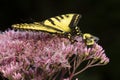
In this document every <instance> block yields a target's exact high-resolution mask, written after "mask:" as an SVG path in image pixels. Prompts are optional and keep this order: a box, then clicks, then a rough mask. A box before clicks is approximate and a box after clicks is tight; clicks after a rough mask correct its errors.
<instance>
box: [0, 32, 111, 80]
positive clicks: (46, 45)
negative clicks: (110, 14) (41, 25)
mask: <svg viewBox="0 0 120 80" xmlns="http://www.w3.org/2000/svg"><path fill="white" fill-rule="evenodd" d="M75 39H76V40H77V41H78V42H75V43H73V44H71V42H70V41H69V39H67V38H62V37H59V36H57V35H51V34H49V33H44V32H34V31H14V30H9V31H6V32H3V33H1V34H0V74H2V75H1V76H4V77H6V78H8V79H9V80H47V79H49V80H71V79H73V77H74V76H76V75H78V74H80V73H81V72H83V71H84V70H86V69H87V68H89V67H93V66H99V65H105V64H107V63H108V62H109V58H108V57H106V54H105V53H104V50H103V48H102V47H101V46H100V45H98V44H97V43H95V44H94V45H93V46H92V47H88V46H86V45H85V43H84V41H83V39H82V37H81V36H76V37H75ZM83 62H86V65H85V66H84V67H83V68H82V69H80V70H79V71H78V70H77V68H78V67H80V66H81V65H82V63H83Z"/></svg>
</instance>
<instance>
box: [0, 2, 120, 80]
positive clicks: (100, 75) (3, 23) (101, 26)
mask: <svg viewBox="0 0 120 80" xmlns="http://www.w3.org/2000/svg"><path fill="white" fill-rule="evenodd" d="M119 8H120V0H59V1H57V0H1V1H0V30H2V31H4V30H6V29H8V28H10V27H11V25H12V24H15V23H22V22H28V23H29V22H34V21H42V20H44V19H47V18H49V17H52V16H55V15H60V14H65V13H79V14H82V19H81V20H80V22H79V24H78V25H79V26H80V29H81V30H82V32H89V33H91V34H93V35H95V36H98V37H99V38H100V41H99V44H100V45H102V46H103V47H104V48H105V50H106V54H107V55H108V57H110V60H111V61H110V63H109V64H108V65H107V66H103V67H97V68H92V69H91V70H88V71H86V72H85V73H84V74H81V76H80V77H81V78H83V79H81V78H80V80H88V79H89V80H117V79H118V78H119V72H120V68H119V67H120V63H119V56H120V50H119V48H120V36H119V35H120V31H119V30H120V29H119V24H120V9H119ZM85 78H86V79H85Z"/></svg>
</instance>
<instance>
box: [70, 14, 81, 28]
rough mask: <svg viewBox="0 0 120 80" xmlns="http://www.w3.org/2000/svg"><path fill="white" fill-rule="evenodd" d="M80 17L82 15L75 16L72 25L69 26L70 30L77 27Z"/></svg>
mask: <svg viewBox="0 0 120 80" xmlns="http://www.w3.org/2000/svg"><path fill="white" fill-rule="evenodd" d="M80 17H81V16H80V15H78V14H75V15H74V16H73V18H72V20H71V22H70V24H69V27H70V28H73V27H75V26H77V24H78V22H79V19H80Z"/></svg>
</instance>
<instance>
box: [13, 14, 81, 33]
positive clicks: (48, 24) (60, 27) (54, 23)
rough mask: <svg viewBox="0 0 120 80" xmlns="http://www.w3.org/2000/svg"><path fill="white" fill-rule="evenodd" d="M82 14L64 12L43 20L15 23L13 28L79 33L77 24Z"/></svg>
mask: <svg viewBox="0 0 120 80" xmlns="http://www.w3.org/2000/svg"><path fill="white" fill-rule="evenodd" d="M80 17H81V15H79V14H64V15H60V16H55V17H52V18H49V19H46V20H44V21H42V22H34V23H30V24H27V23H23V24H14V25H12V27H13V28H16V29H25V30H37V31H45V32H49V33H59V34H64V33H73V32H75V33H79V30H78V27H77V24H78V21H79V19H80Z"/></svg>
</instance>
